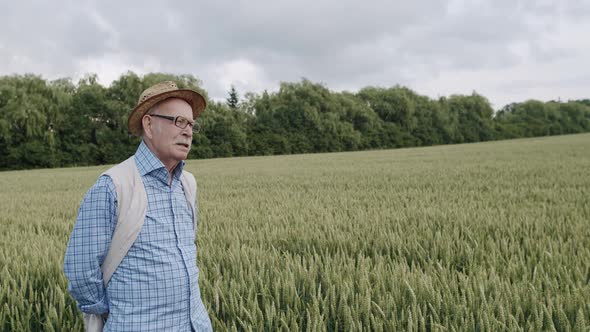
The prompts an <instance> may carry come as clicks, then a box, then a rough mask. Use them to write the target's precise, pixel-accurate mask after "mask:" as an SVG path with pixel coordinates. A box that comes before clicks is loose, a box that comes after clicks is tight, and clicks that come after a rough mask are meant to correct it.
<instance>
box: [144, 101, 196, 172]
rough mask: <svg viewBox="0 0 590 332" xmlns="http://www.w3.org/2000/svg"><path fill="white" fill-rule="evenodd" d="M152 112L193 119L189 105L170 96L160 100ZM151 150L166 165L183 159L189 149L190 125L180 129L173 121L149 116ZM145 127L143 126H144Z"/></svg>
mask: <svg viewBox="0 0 590 332" xmlns="http://www.w3.org/2000/svg"><path fill="white" fill-rule="evenodd" d="M152 114H159V115H165V116H171V117H177V116H183V117H185V118H187V119H188V120H189V121H191V122H192V121H193V111H192V108H191V106H190V105H189V104H188V103H187V102H186V101H184V100H182V99H177V98H172V99H167V100H165V101H163V102H161V103H160V104H159V105H158V106H157V107H156V109H155V110H154V111H153V112H152ZM150 118H151V119H150V120H151V121H150V127H151V129H152V130H151V136H152V137H151V138H150V143H151V144H149V145H151V148H152V150H153V151H152V152H154V154H155V155H156V157H158V159H160V161H162V163H163V164H164V165H166V166H167V167H168V166H170V165H176V164H177V163H178V162H179V161H181V160H185V159H186V158H187V156H188V153H189V151H190V149H191V143H192V138H193V131H192V128H191V126H190V125H188V126H186V128H184V129H182V128H179V127H177V126H176V125H175V124H174V121H171V120H168V119H163V118H159V117H155V116H151V117H150ZM144 129H145V128H144Z"/></svg>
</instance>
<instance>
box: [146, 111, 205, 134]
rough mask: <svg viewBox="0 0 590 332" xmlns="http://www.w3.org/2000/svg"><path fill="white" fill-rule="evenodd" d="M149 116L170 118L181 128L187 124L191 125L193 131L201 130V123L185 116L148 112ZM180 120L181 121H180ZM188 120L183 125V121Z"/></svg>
mask: <svg viewBox="0 0 590 332" xmlns="http://www.w3.org/2000/svg"><path fill="white" fill-rule="evenodd" d="M147 115H149V116H155V117H158V118H162V119H166V120H170V121H172V122H174V125H175V126H176V127H178V128H180V129H184V128H186V126H188V125H191V128H192V130H193V133H198V132H199V131H201V125H200V124H199V123H198V122H196V121H192V122H191V121H190V120H189V119H187V118H185V117H184V116H180V115H179V116H168V115H161V114H147ZM179 121H180V122H179ZM184 121H186V124H185V125H184V126H183V125H182V122H184Z"/></svg>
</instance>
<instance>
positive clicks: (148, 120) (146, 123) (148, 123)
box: [141, 115, 154, 139]
mask: <svg viewBox="0 0 590 332" xmlns="http://www.w3.org/2000/svg"><path fill="white" fill-rule="evenodd" d="M152 124H153V123H152V117H151V116H146V115H144V116H143V118H141V125H142V127H143V135H144V136H145V137H147V138H149V139H151V138H152V137H153V136H154V133H153V128H152Z"/></svg>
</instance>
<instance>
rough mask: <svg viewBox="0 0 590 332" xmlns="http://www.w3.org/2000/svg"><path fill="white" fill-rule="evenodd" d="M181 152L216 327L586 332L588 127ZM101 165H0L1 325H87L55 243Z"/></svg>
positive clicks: (589, 308)
mask: <svg viewBox="0 0 590 332" xmlns="http://www.w3.org/2000/svg"><path fill="white" fill-rule="evenodd" d="M186 167H187V169H188V170H189V171H191V172H192V173H193V174H195V177H196V178H197V181H198V183H199V209H200V215H199V217H200V218H199V232H198V240H197V248H198V255H199V256H198V260H199V266H200V269H201V274H200V286H201V291H202V295H203V300H204V302H205V304H206V305H207V307H208V308H209V314H210V316H211V319H212V321H213V324H214V328H215V329H216V330H221V331H223V330H230V331H231V330H239V331H248V330H252V331H259V330H267V331H276V330H284V331H287V330H307V331H324V330H329V331H336V330H340V331H351V330H352V331H355V330H356V331H393V330H415V331H474V330H485V331H488V330H497V331H505V330H511V331H540V330H557V331H589V330H590V301H589V300H588V299H590V135H589V134H582V135H570V136H558V137H546V138H532V139H519V140H511V141H500V142H486V143H477V144H463V145H446V146H438V147H427V148H411V149H399V150H383V151H365V152H352V153H331V154H314V155H293V156H272V157H247V158H228V159H211V160H193V161H189V162H188V163H187V166H186ZM107 168H108V166H100V167H86V168H69V169H53V170H33V171H14V172H3V173H0V184H1V186H0V210H1V211H2V213H1V214H0V229H2V231H1V232H0V243H1V244H0V266H1V268H0V269H1V270H0V284H1V286H2V288H1V290H0V330H4V331H38V330H47V331H51V330H55V331H75V330H79V331H82V321H81V315H80V314H79V312H78V311H77V309H76V307H75V303H74V302H73V300H72V299H71V298H70V296H69V294H68V293H67V291H66V289H67V282H66V280H65V277H64V276H63V274H62V272H61V271H62V266H63V254H64V250H65V246H66V244H67V240H68V237H69V233H70V231H71V229H72V226H73V223H74V220H75V217H76V213H77V208H78V205H79V203H80V201H81V199H82V197H83V195H84V193H85V192H86V190H88V188H89V187H90V186H91V185H92V184H93V183H94V181H95V180H96V178H97V176H98V175H99V174H100V173H101V172H102V171H104V170H106V169H107Z"/></svg>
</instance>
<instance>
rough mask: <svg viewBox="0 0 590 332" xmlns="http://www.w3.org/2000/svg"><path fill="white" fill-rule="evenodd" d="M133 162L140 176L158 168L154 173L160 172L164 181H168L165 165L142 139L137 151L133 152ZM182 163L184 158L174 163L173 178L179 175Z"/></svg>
mask: <svg viewBox="0 0 590 332" xmlns="http://www.w3.org/2000/svg"><path fill="white" fill-rule="evenodd" d="M135 162H136V164H137V169H138V171H139V174H141V176H144V175H146V174H149V173H152V172H153V171H155V170H159V172H155V173H154V175H155V174H160V173H161V174H162V175H163V176H165V178H164V179H163V181H164V183H167V182H168V181H167V177H168V171H167V170H166V167H165V166H164V164H163V163H162V162H161V161H160V159H158V157H156V155H154V153H153V152H152V150H150V148H149V147H148V146H147V144H145V142H144V141H143V140H142V141H141V143H140V144H139V147H138V148H137V151H136V152H135ZM184 163H185V162H184V160H181V161H180V163H178V165H176V167H175V168H174V174H173V176H174V178H176V179H178V178H179V177H180V174H181V173H182V170H183V168H184Z"/></svg>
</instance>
